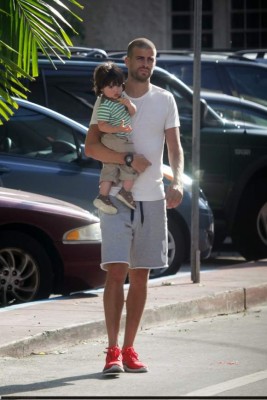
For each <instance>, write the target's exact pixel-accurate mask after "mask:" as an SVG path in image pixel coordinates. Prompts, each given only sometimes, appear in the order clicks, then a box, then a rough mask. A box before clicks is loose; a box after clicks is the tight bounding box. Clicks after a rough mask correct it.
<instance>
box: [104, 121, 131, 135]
mask: <svg viewBox="0 0 267 400" xmlns="http://www.w3.org/2000/svg"><path fill="white" fill-rule="evenodd" d="M97 124H98V129H99V130H100V131H101V132H104V133H118V132H125V133H129V132H131V131H132V127H131V126H130V125H126V126H125V125H124V121H123V120H122V121H121V124H120V125H116V126H114V125H111V124H109V123H108V122H107V121H98V122H97Z"/></svg>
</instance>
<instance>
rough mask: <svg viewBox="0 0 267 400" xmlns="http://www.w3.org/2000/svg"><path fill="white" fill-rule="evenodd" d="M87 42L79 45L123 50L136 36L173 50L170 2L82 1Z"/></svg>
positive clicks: (150, 0) (77, 43) (145, 0)
mask: <svg viewBox="0 0 267 400" xmlns="http://www.w3.org/2000/svg"><path fill="white" fill-rule="evenodd" d="M79 3H80V4H82V5H84V9H83V11H81V12H79V15H81V17H82V18H83V21H84V28H85V36H86V39H85V40H83V41H81V40H80V38H78V37H77V38H74V39H73V42H74V44H76V45H83V46H88V47H98V48H103V49H106V50H112V49H118V50H124V49H126V48H127V45H128V43H129V42H130V41H131V40H132V39H134V38H136V37H147V38H149V39H150V40H152V41H153V42H154V43H155V45H156V47H157V48H159V49H160V48H162V49H169V48H170V23H171V21H170V0H79Z"/></svg>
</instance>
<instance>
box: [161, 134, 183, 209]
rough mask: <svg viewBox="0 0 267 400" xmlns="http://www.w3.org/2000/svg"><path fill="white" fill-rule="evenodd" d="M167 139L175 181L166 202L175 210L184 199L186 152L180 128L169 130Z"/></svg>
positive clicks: (168, 191)
mask: <svg viewBox="0 0 267 400" xmlns="http://www.w3.org/2000/svg"><path fill="white" fill-rule="evenodd" d="M165 137H166V144H167V148H168V158H169V163H170V166H171V169H172V172H173V181H172V183H171V184H170V186H169V187H168V189H167V193H166V201H167V208H175V207H177V206H178V205H179V204H180V203H181V201H182V199H183V172H184V152H183V148H182V145H181V140H180V130H179V128H178V127H176V128H170V129H167V130H166V131H165Z"/></svg>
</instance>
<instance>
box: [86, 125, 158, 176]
mask: <svg viewBox="0 0 267 400" xmlns="http://www.w3.org/2000/svg"><path fill="white" fill-rule="evenodd" d="M84 150H85V155H86V156H87V157H92V158H94V159H96V160H99V161H101V162H103V163H113V164H125V160H124V157H125V156H126V154H127V153H126V152H125V153H119V152H117V151H114V150H111V149H108V148H107V147H106V146H104V145H103V144H102V143H101V132H100V130H99V129H98V126H97V124H92V125H90V127H89V129H88V132H87V135H86V139H85V149H84ZM149 165H151V163H150V161H148V160H147V159H146V158H145V157H144V156H143V155H141V154H134V157H133V162H132V167H133V169H134V170H135V171H136V172H138V173H141V172H144V171H145V169H146V168H147V167H148V166H149Z"/></svg>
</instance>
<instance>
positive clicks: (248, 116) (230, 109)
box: [201, 91, 267, 127]
mask: <svg viewBox="0 0 267 400" xmlns="http://www.w3.org/2000/svg"><path fill="white" fill-rule="evenodd" d="M201 97H202V99H204V100H206V101H207V103H208V104H209V105H210V106H211V107H212V108H213V109H214V110H215V111H216V112H217V113H218V114H219V115H220V116H221V117H222V118H225V119H228V120H229V121H235V122H238V121H241V122H242V123H244V124H246V125H247V124H250V125H251V124H254V125H262V126H265V127H267V107H264V106H262V105H261V104H258V103H254V102H253V101H249V100H245V99H241V98H239V97H234V96H228V95H227V94H221V93H215V92H205V91H202V92H201Z"/></svg>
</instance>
